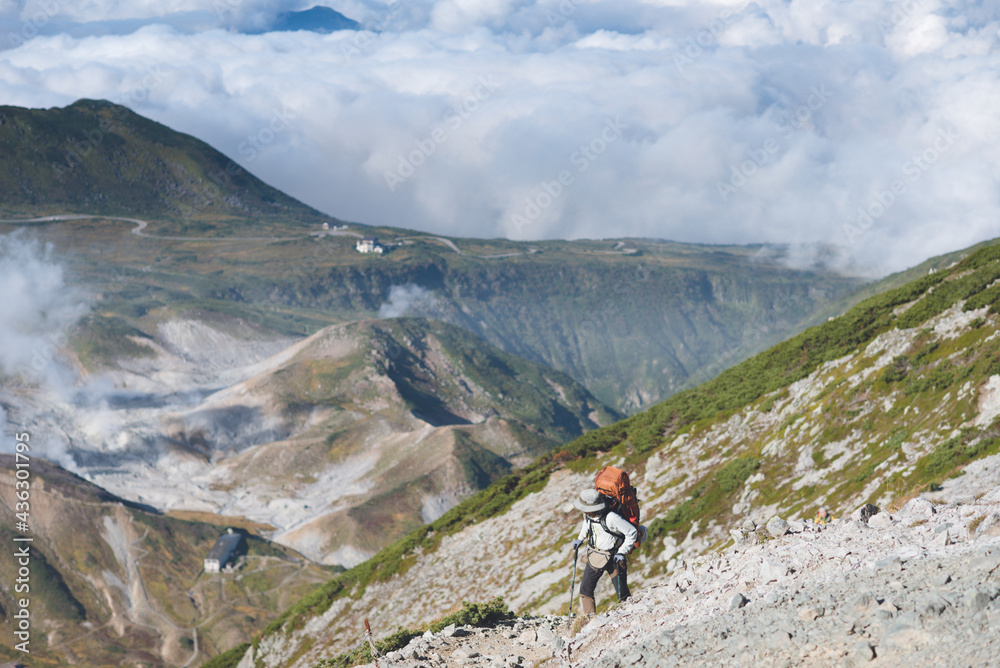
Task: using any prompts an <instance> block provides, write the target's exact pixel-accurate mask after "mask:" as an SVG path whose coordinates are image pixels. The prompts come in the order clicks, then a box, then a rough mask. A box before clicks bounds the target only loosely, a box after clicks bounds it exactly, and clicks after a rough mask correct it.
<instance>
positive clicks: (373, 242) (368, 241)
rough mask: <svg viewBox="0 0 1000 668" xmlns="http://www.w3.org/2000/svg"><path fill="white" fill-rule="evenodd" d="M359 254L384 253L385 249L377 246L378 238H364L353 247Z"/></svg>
mask: <svg viewBox="0 0 1000 668" xmlns="http://www.w3.org/2000/svg"><path fill="white" fill-rule="evenodd" d="M355 248H357V249H358V252H359V253H384V252H385V249H384V248H382V246H379V244H378V237H365V238H364V239H362V240H361V241H359V242H358V245H357V246H355Z"/></svg>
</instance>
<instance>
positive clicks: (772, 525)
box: [767, 517, 788, 538]
mask: <svg viewBox="0 0 1000 668" xmlns="http://www.w3.org/2000/svg"><path fill="white" fill-rule="evenodd" d="M767 533H769V534H771V535H772V536H774V537H775V538H777V537H778V536H784V535H785V534H786V533H788V522H786V521H785V520H783V519H781V518H780V517H772V518H771V519H769V520H768V521H767Z"/></svg>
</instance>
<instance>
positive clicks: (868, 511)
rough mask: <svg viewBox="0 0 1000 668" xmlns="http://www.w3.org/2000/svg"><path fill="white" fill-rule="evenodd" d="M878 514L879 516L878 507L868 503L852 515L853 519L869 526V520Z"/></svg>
mask: <svg viewBox="0 0 1000 668" xmlns="http://www.w3.org/2000/svg"><path fill="white" fill-rule="evenodd" d="M877 514H878V507H877V506H875V505H873V504H871V503H866V504H865V505H863V506H861V507H860V508H858V509H857V510H855V511H854V512H853V513H851V519H852V520H856V521H858V522H864V523H865V524H868V520H869V519H870V518H871V517H872V516H874V515H877Z"/></svg>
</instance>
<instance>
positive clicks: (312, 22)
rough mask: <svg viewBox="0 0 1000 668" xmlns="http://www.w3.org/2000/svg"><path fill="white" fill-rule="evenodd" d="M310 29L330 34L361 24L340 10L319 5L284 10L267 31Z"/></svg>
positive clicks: (356, 27)
mask: <svg viewBox="0 0 1000 668" xmlns="http://www.w3.org/2000/svg"><path fill="white" fill-rule="evenodd" d="M295 30H308V31H310V32H318V33H323V34H328V33H331V32H336V31H338V30H361V24H360V23H358V22H357V21H354V20H353V19H349V18H347V17H346V16H344V15H343V14H341V13H340V12H338V11H336V10H334V9H330V8H329V7H323V6H322V5H318V6H316V7H313V8H311V9H306V10H303V11H300V12H282V13H281V14H278V17H277V18H276V19H275V21H274V25H272V26H271V28H270V29H269V30H268V31H267V32H286V31H295Z"/></svg>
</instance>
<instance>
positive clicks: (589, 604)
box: [573, 489, 639, 615]
mask: <svg viewBox="0 0 1000 668" xmlns="http://www.w3.org/2000/svg"><path fill="white" fill-rule="evenodd" d="M573 506H574V507H576V509H577V510H580V511H581V512H583V513H584V518H583V527H582V528H581V529H580V535H579V537H578V538H577V539H576V540H575V541H573V549H574V550H576V549H579V547H580V546H581V545H583V543H584V541H586V542H587V559H586V564H585V565H584V568H583V577H582V578H581V579H580V600H581V603H582V605H583V612H584V614H587V615H592V614H594V613H596V612H597V604H596V602H595V601H594V590H595V589H596V588H597V581H598V580H600V579H601V576H602V575H603V574H604V573H607V574H608V575H610V576H611V582H612V583H614V585H615V591H616V592H618V599H619V600H621V601H624V600H625V599H626V598H628V597H629V596H631V593H630V592H629V590H628V567H627V565H626V561H625V558H626V556H627V555H628V553H629V552H631V551H632V548H633V547H635V544H636V541H637V539H638V538H639V531H637V530H636V528H635V527H634V526H633V525H632V524H631V523H630V522H629V521H628V520H626V519H625V518H623V517H622V516H621V515H619V514H618V513H615V512H613V511H611V510H608V508H607V503H606V501H605V498H604V497H603V496H601V494H600V493H599V492H598V491H597V490H596V489H585V490H583V491H582V492H580V498H579V499H577V500H576V501H574V502H573ZM619 587H620V588H621V589H620V590H619Z"/></svg>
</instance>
